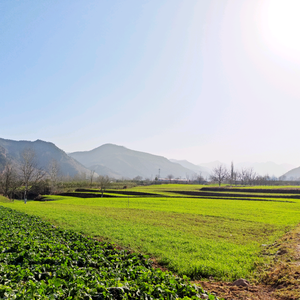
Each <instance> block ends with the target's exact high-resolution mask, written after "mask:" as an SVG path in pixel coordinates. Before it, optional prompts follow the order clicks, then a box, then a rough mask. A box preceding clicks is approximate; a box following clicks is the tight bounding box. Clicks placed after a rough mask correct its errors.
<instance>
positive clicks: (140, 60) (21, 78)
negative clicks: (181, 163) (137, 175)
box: [0, 0, 300, 165]
mask: <svg viewBox="0 0 300 300" xmlns="http://www.w3.org/2000/svg"><path fill="white" fill-rule="evenodd" d="M299 10H300V2H299V1H297V0H286V1H281V0H187V1H182V0H180V1H179V0H149V1H148V0H135V1H130V0H126V1H115V0H109V1H108V0H97V1H89V0H81V1H76V0H72V1H67V0H66V1H55V0H52V1H26V0H24V1H10V0H2V1H0V28H1V30H0V101H1V118H0V137H2V138H7V139H13V140H36V139H41V140H45V141H51V142H53V143H55V144H56V145H57V146H58V147H60V148H61V149H63V150H65V151H66V152H72V151H81V150H90V149H93V148H96V147H98V146H100V145H102V144H104V143H114V144H118V145H123V146H125V147H128V148H131V149H134V150H140V151H145V152H149V153H153V154H158V155H164V156H166V157H168V158H177V159H187V160H189V161H191V162H194V163H200V162H207V161H212V160H216V159H218V160H221V161H224V162H229V161H231V160H234V161H235V162H239V161H253V162H254V161H260V162H263V161H269V160H273V161H275V162H278V163H283V162H287V163H292V164H295V165H299V162H300V158H299V157H300V156H299V152H300V140H299V138H298V131H299V130H298V127H299V126H298V122H297V121H298V112H299V108H300V104H299V103H300V101H299V99H300V84H299V79H300V59H299V51H300V38H299V34H298V32H297V31H298V29H299V27H300V21H299V18H298V14H296V13H295V12H297V11H299Z"/></svg>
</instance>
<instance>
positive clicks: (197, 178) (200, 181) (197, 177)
mask: <svg viewBox="0 0 300 300" xmlns="http://www.w3.org/2000/svg"><path fill="white" fill-rule="evenodd" d="M196 180H197V181H198V183H199V184H201V183H203V182H204V178H203V176H202V173H199V175H197V176H196Z"/></svg>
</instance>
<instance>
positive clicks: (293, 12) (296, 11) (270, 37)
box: [260, 0, 300, 61]
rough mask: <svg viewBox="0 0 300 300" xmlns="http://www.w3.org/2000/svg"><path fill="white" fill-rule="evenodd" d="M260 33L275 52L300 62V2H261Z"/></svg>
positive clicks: (270, 0)
mask: <svg viewBox="0 0 300 300" xmlns="http://www.w3.org/2000/svg"><path fill="white" fill-rule="evenodd" d="M261 4H262V6H261V8H262V10H261V15H260V21H261V22H260V24H261V26H260V31H261V33H262V35H263V39H264V40H265V42H266V43H267V44H268V46H269V47H270V48H272V50H273V51H276V52H279V53H280V54H281V55H283V56H285V57H286V58H290V59H293V60H294V59H296V60H297V61H299V53H300V0H266V1H262V2H261Z"/></svg>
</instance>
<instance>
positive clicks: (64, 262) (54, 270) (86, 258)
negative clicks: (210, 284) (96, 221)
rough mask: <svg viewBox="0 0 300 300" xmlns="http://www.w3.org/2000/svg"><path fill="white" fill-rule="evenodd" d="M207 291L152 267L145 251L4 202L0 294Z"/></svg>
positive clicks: (191, 295)
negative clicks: (129, 248) (137, 251)
mask: <svg viewBox="0 0 300 300" xmlns="http://www.w3.org/2000/svg"><path fill="white" fill-rule="evenodd" d="M203 293H204V291H203V290H202V289H201V288H199V287H196V286H192V285H191V284H190V283H189V282H188V281H187V279H186V278H183V279H181V278H178V277H175V276H173V275H172V274H170V273H168V272H162V271H161V270H160V269H154V268H152V267H151V261H150V260H149V259H148V258H147V257H145V256H142V255H140V254H135V253H131V252H129V251H127V250H118V249H116V248H115V247H114V246H113V245H112V244H110V243H107V242H98V241H96V240H94V239H91V238H89V237H84V236H82V235H81V234H78V233H76V232H74V231H70V230H64V229H60V228H55V226H53V225H51V224H50V223H47V222H44V221H42V220H41V219H40V218H38V217H35V216H29V215H27V214H24V213H21V212H17V211H15V210H11V209H10V208H4V207H0V298H1V299H199V297H201V295H202V294H203ZM205 295H207V294H205ZM208 297H209V299H215V297H214V296H213V295H208Z"/></svg>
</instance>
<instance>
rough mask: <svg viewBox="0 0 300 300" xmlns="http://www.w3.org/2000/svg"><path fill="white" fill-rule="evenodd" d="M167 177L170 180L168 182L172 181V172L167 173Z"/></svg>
mask: <svg viewBox="0 0 300 300" xmlns="http://www.w3.org/2000/svg"><path fill="white" fill-rule="evenodd" d="M167 178H168V179H169V180H170V183H171V182H172V179H173V178H174V176H173V175H172V174H169V175H168V176H167Z"/></svg>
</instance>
